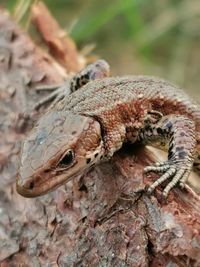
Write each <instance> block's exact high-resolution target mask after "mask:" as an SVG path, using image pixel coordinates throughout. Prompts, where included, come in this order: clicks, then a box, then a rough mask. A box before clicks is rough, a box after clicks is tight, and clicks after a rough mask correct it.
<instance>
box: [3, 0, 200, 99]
mask: <svg viewBox="0 0 200 267" xmlns="http://www.w3.org/2000/svg"><path fill="white" fill-rule="evenodd" d="M31 2H33V1H31V0H18V1H16V0H7V1H3V0H0V3H2V4H3V5H4V6H5V7H7V8H8V9H9V10H10V12H11V13H14V12H16V7H19V5H21V9H19V10H21V13H22V15H21V16H22V17H23V15H24V14H25V13H26V12H28V11H27V10H28V6H29V5H30V3H31ZM44 2H45V3H46V5H47V6H48V7H49V9H50V10H51V12H52V13H53V15H54V16H55V18H56V19H57V20H58V22H59V23H60V25H61V26H62V27H63V28H64V29H66V31H67V32H68V33H69V34H70V36H71V37H72V38H73V39H74V40H75V41H76V43H77V46H78V48H79V49H80V50H83V51H84V50H85V49H84V48H85V47H87V48H88V47H94V49H93V50H92V52H91V54H94V55H98V56H99V57H101V58H105V59H106V60H107V61H108V62H109V63H110V64H111V67H112V73H113V74H115V75H116V74H120V75H121V74H150V75H155V76H161V77H164V78H166V79H168V80H170V81H172V82H175V83H177V84H178V85H180V86H182V87H185V88H186V90H187V91H189V92H190V94H193V95H196V97H197V98H198V100H200V96H199V84H200V64H199V63H200V0H151V1H150V0H109V1H108V0H44ZM26 6H27V7H26ZM23 9H24V11H23ZM18 12H19V11H18Z"/></svg>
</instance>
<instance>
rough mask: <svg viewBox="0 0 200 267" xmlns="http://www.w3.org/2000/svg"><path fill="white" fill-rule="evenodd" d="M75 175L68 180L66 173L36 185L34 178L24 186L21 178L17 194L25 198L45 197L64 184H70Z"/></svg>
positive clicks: (17, 184) (18, 179) (17, 186)
mask: <svg viewBox="0 0 200 267" xmlns="http://www.w3.org/2000/svg"><path fill="white" fill-rule="evenodd" d="M73 177H74V175H72V176H70V177H68V178H67V175H66V174H65V173H62V174H60V175H56V176H54V177H51V178H50V177H49V179H48V180H45V181H43V182H40V183H35V182H34V179H33V178H29V179H26V181H25V182H24V183H23V184H22V183H21V180H20V178H19V177H18V178H17V182H16V188H17V192H18V193H19V194H20V195H22V196H23V197H28V198H32V197H37V196H41V195H44V194H46V193H48V192H50V191H52V190H55V189H56V188H57V187H60V186H61V185H63V184H64V183H67V182H69V181H70V180H71V179H72V178H73Z"/></svg>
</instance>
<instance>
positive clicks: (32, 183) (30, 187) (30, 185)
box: [29, 181, 34, 189]
mask: <svg viewBox="0 0 200 267" xmlns="http://www.w3.org/2000/svg"><path fill="white" fill-rule="evenodd" d="M33 187H34V182H33V181H32V182H30V184H29V189H33Z"/></svg>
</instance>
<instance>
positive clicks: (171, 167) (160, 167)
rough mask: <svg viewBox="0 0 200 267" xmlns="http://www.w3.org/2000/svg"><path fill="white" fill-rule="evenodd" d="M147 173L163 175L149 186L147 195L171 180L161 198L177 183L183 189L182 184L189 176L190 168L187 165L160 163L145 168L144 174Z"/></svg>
mask: <svg viewBox="0 0 200 267" xmlns="http://www.w3.org/2000/svg"><path fill="white" fill-rule="evenodd" d="M148 172H161V173H163V175H162V176H161V177H160V178H158V180H157V181H155V182H154V183H153V184H152V185H150V187H149V188H148V190H147V192H148V193H149V194H151V193H152V192H153V191H154V189H155V188H156V187H157V186H158V185H160V184H161V183H163V182H164V181H166V180H168V179H170V178H171V181H170V182H169V183H168V185H167V186H166V187H165V189H164V191H163V196H164V197H167V195H168V194H169V191H170V190H171V189H172V188H173V187H174V186H175V185H176V184H177V183H178V182H179V183H180V186H181V187H182V188H183V187H184V184H185V182H186V180H187V178H188V176H189V174H190V168H188V166H187V165H181V166H180V164H178V165H177V164H174V163H171V162H169V161H167V162H162V163H156V164H155V165H153V166H147V167H146V168H144V173H148Z"/></svg>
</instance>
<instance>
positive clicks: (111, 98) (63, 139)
mask: <svg viewBox="0 0 200 267" xmlns="http://www.w3.org/2000/svg"><path fill="white" fill-rule="evenodd" d="M108 74H109V66H108V64H107V63H106V62H105V61H103V60H100V61H97V62H96V63H94V64H93V65H89V66H88V67H87V68H86V69H85V70H83V71H82V72H80V73H79V74H77V75H76V76H75V77H74V78H73V79H72V80H71V82H70V86H71V91H72V92H73V91H75V92H73V93H72V94H71V95H70V96H64V93H62V95H61V96H60V95H59V96H58V101H55V102H54V104H53V105H51V107H50V108H49V110H48V111H47V112H46V113H45V114H44V115H43V116H42V117H41V118H40V119H39V121H38V123H37V124H36V126H35V127H34V128H33V130H32V131H31V133H30V134H29V136H28V137H27V139H26V140H25V141H24V143H23V145H22V149H21V161H20V167H19V175H18V178H17V190H18V192H19V193H20V194H21V195H23V196H26V197H35V196H39V195H42V194H45V193H47V192H48V191H50V190H53V189H54V188H56V187H58V186H60V185H62V184H63V183H65V182H67V181H69V180H70V179H71V178H73V177H74V176H76V175H78V174H81V173H83V172H84V171H87V170H88V169H89V168H90V167H91V166H92V165H94V164H97V163H98V162H100V161H101V160H104V159H109V158H110V157H112V155H113V153H115V152H116V151H117V150H119V149H120V148H121V146H122V144H123V143H124V142H127V141H129V142H132V143H135V142H142V143H144V144H151V145H154V146H159V147H161V146H163V145H165V146H168V160H167V162H163V163H156V164H155V165H154V166H149V167H146V168H145V172H149V171H154V172H161V173H163V174H162V176H161V177H160V178H159V179H158V180H157V181H155V182H154V183H153V184H152V185H151V186H150V187H149V189H148V191H149V193H151V192H152V191H153V190H154V189H155V188H156V187H157V186H158V185H159V184H161V183H162V182H164V181H165V180H168V179H171V181H170V182H169V184H168V185H167V186H166V188H165V189H164V191H163V195H164V196H167V195H168V193H169V191H170V190H171V188H173V187H174V186H175V185H176V184H177V183H178V182H179V183H180V184H181V185H182V186H184V183H185V182H186V180H187V178H188V176H189V174H190V171H191V169H192V166H193V163H194V161H195V159H197V158H198V157H199V154H200V108H199V106H198V105H197V104H195V103H194V102H193V101H192V100H191V99H190V98H189V97H188V96H187V94H186V93H184V92H183V91H182V90H180V89H178V88H177V87H175V86H174V85H172V84H170V83H168V82H167V81H164V80H161V79H158V78H154V77H148V76H125V77H114V78H113V77H112V78H108V77H107V78H106V77H105V76H108ZM83 84H84V85H83ZM79 88H81V89H79ZM78 89H79V90H78Z"/></svg>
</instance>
